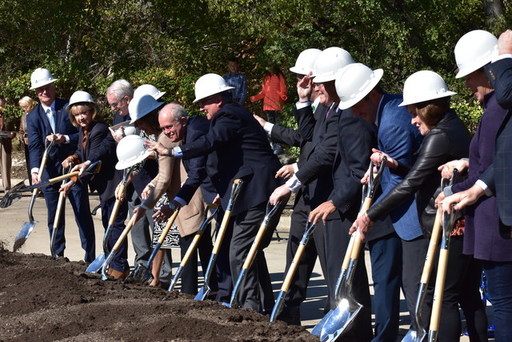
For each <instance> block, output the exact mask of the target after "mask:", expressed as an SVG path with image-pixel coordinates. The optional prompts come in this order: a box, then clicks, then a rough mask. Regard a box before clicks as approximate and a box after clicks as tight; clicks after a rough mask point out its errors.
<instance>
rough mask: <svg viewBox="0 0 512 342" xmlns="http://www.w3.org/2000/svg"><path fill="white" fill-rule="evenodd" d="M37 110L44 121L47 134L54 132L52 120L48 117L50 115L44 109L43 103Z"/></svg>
mask: <svg viewBox="0 0 512 342" xmlns="http://www.w3.org/2000/svg"><path fill="white" fill-rule="evenodd" d="M37 112H38V113H39V117H40V118H41V121H42V122H43V125H44V129H45V135H48V134H49V133H53V131H52V126H51V125H50V120H49V119H48V116H47V115H46V112H45V111H44V108H43V106H42V105H39V110H38V111H37Z"/></svg>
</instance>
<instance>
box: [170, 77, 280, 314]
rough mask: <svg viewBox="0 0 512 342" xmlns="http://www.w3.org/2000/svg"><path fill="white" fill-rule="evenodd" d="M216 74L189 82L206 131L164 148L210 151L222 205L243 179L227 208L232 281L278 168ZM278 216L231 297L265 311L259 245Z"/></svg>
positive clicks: (189, 154)
mask: <svg viewBox="0 0 512 342" xmlns="http://www.w3.org/2000/svg"><path fill="white" fill-rule="evenodd" d="M231 89H232V87H230V86H228V85H227V84H226V82H225V81H224V79H223V78H222V77H221V76H220V75H217V74H212V73H211V74H206V75H203V76H201V77H200V78H199V79H198V80H197V81H196V84H195V89H194V90H195V94H196V98H195V100H194V103H199V107H200V109H201V111H202V112H204V113H205V114H206V117H207V118H208V120H210V129H209V131H208V133H207V134H206V135H205V136H203V137H201V138H200V139H197V140H196V141H194V142H191V143H187V144H184V145H182V146H179V147H175V148H174V149H171V150H169V153H171V154H172V155H173V156H174V157H181V158H184V159H190V158H193V157H196V156H199V155H206V154H209V153H212V158H216V163H214V164H213V163H212V164H210V163H209V164H208V165H207V174H208V175H209V176H210V178H211V180H212V182H213V184H214V186H215V188H216V190H217V193H218V194H219V195H220V201H221V204H222V207H223V208H226V207H227V204H228V202H229V199H230V194H231V186H232V184H233V181H234V180H235V179H241V180H242V181H243V185H242V189H241V191H240V194H239V196H238V199H237V201H236V205H235V206H234V208H233V211H232V220H233V222H234V225H233V236H232V238H231V244H230V250H229V255H230V266H231V275H232V277H233V279H237V278H238V275H239V273H240V270H241V268H242V264H243V262H244V260H245V258H246V256H247V254H248V252H249V249H250V245H251V244H252V242H253V241H254V238H255V236H256V233H257V231H258V228H259V225H260V223H261V221H262V219H263V217H264V216H265V204H266V202H267V199H268V197H269V196H270V194H271V193H272V191H273V190H274V189H275V188H276V186H277V185H278V184H279V181H278V180H276V178H275V177H274V175H275V173H276V171H277V170H278V169H279V167H280V166H281V165H280V163H279V160H278V159H277V157H276V156H275V155H274V154H273V153H272V150H271V148H270V145H269V144H268V141H267V138H266V134H265V131H264V130H263V128H261V126H260V125H259V124H258V122H257V121H256V120H255V119H254V117H253V116H252V114H251V113H249V112H248V111H247V110H246V109H245V108H243V107H242V106H240V105H238V104H235V103H232V101H231V94H230V92H229V91H230V90H231ZM278 218H279V214H276V215H275V216H273V219H271V223H270V224H269V228H268V229H267V234H266V236H265V238H264V242H263V246H262V247H260V250H259V251H258V253H257V254H256V257H255V260H254V265H255V266H256V267H253V268H251V269H249V270H248V272H247V274H246V276H245V278H244V280H243V281H242V283H241V285H240V287H239V291H238V293H237V295H236V302H237V303H238V304H239V305H240V306H241V307H245V308H251V309H254V310H256V311H258V312H262V313H265V312H270V311H271V310H272V308H273V305H274V295H273V292H272V285H271V282H270V276H269V273H268V268H267V265H266V260H265V254H264V252H263V248H264V247H266V246H267V245H268V243H270V239H271V237H272V232H273V230H274V229H275V226H276V225H277V222H278V221H277V220H278Z"/></svg>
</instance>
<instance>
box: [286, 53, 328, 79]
mask: <svg viewBox="0 0 512 342" xmlns="http://www.w3.org/2000/svg"><path fill="white" fill-rule="evenodd" d="M320 52H322V50H319V49H306V50H304V51H302V52H301V53H300V54H299V57H297V60H296V61H295V65H294V66H292V67H291V68H290V71H291V72H294V73H296V74H299V75H307V74H309V73H310V72H312V71H313V64H314V63H315V59H316V58H317V57H318V55H319V54H320Z"/></svg>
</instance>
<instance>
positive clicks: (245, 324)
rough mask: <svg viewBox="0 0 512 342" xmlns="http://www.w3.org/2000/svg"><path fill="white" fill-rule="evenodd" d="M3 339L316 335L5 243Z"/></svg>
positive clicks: (0, 251)
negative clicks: (21, 251) (27, 252)
mask: <svg viewBox="0 0 512 342" xmlns="http://www.w3.org/2000/svg"><path fill="white" fill-rule="evenodd" d="M0 268H1V272H2V276H1V278H0V341H40V342H44V341H57V340H58V341H213V342H214V341H219V342H225V341H317V338H315V337H314V336H312V335H310V334H309V333H308V332H307V331H306V330H304V329H303V328H301V327H292V326H287V325H286V324H284V323H282V322H278V323H269V322H268V316H262V315H259V314H257V313H255V312H253V311H250V310H245V309H234V308H226V307H224V306H222V305H220V304H219V303H216V302H212V301H195V300H194V299H193V298H191V297H189V296H186V295H183V294H180V293H178V292H176V291H173V292H167V291H165V290H162V289H156V288H150V287H147V286H141V285H135V284H125V283H122V282H118V281H111V280H108V281H102V280H101V279H100V277H99V276H96V275H90V274H87V273H84V270H85V268H86V265H85V264H84V263H83V262H70V261H68V260H67V259H65V258H64V259H58V260H55V259H53V258H51V257H48V256H45V255H38V254H31V255H25V254H19V253H12V252H10V251H7V250H6V249H4V248H3V246H0Z"/></svg>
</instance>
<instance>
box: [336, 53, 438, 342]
mask: <svg viewBox="0 0 512 342" xmlns="http://www.w3.org/2000/svg"><path fill="white" fill-rule="evenodd" d="M383 74H384V72H383V70H382V69H377V70H372V69H370V68H369V67H367V66H366V65H364V64H361V63H354V64H350V65H348V66H347V67H345V68H343V69H342V70H341V71H340V73H339V74H338V76H337V78H336V90H337V92H338V95H339V96H340V104H339V108H340V109H343V110H345V109H351V110H352V112H353V114H354V115H355V116H357V117H361V118H363V119H364V120H366V121H367V122H369V123H370V124H372V125H375V126H376V127H377V129H378V131H377V147H378V148H379V150H381V151H383V152H386V153H388V154H389V155H390V156H391V157H393V158H395V159H396V160H400V162H402V163H404V164H406V165H412V163H413V160H414V152H415V151H416V150H417V149H418V147H419V146H420V144H421V139H422V136H421V135H420V134H419V132H418V130H417V129H416V127H414V126H413V125H411V117H410V115H409V112H408V111H407V109H406V108H405V107H399V106H398V105H399V104H400V103H401V102H402V101H403V98H402V95H393V94H387V93H385V92H384V91H383V90H382V89H381V88H380V86H379V84H380V81H381V79H382V76H383ZM402 180H403V177H400V176H399V175H397V174H394V173H392V172H390V170H388V169H385V170H384V172H383V174H382V178H381V187H382V195H386V194H387V193H388V192H389V191H390V190H391V189H393V188H394V186H395V185H396V184H398V183H400V182H401V181H402ZM382 195H381V196H382ZM389 217H390V219H391V221H392V223H393V228H394V231H393V230H392V231H387V234H384V235H381V236H377V237H374V238H373V239H368V247H369V250H370V256H371V263H372V278H373V280H374V282H375V294H374V300H373V304H374V310H375V337H374V339H373V340H372V341H394V340H396V338H397V335H398V324H399V314H400V312H399V302H400V286H401V285H402V288H403V290H404V293H405V297H406V301H407V307H408V309H409V311H410V312H412V313H414V307H415V304H416V298H417V291H418V286H417V285H418V283H419V280H420V276H421V268H422V265H423V262H424V260H425V253H426V248H427V246H428V238H427V237H424V235H423V231H422V229H421V226H420V223H419V218H418V213H417V210H416V201H415V200H414V198H411V199H409V200H408V201H407V202H405V203H403V204H401V205H400V206H397V207H396V208H394V209H393V210H392V211H391V213H390V216H389ZM402 253H403V258H402ZM402 269H403V272H402ZM413 324H414V322H413Z"/></svg>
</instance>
